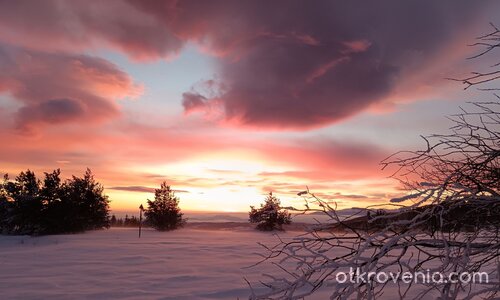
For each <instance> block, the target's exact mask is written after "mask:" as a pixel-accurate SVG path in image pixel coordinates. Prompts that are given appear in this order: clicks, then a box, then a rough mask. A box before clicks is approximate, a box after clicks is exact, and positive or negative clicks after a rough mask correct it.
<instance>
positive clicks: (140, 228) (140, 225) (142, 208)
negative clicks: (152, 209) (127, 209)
mask: <svg viewBox="0 0 500 300" xmlns="http://www.w3.org/2000/svg"><path fill="white" fill-rule="evenodd" d="M143 210H144V207H143V206H142V204H141V206H139V238H141V230H142V211H143Z"/></svg>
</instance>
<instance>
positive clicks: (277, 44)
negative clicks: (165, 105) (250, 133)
mask: <svg viewBox="0 0 500 300" xmlns="http://www.w3.org/2000/svg"><path fill="white" fill-rule="evenodd" d="M492 6H494V7H492ZM494 9H498V2H496V3H495V2H492V1H485V2H481V4H478V3H477V2H474V1H456V0H453V1H452V0H447V1H434V0H418V1H417V0H412V1H400V0H387V1H377V2H375V1H314V2H310V1H264V0H256V1H227V0H226V1H224V0H220V1H173V0H172V1H152V0H146V1H120V0H112V1H103V2H90V3H89V2H88V1H67V2H61V1H44V2H43V3H40V2H38V1H3V2H0V39H1V40H3V41H4V42H7V43H11V44H16V45H20V46H21V47H29V48H34V49H43V50H47V49H48V50H54V49H56V50H59V51H83V50H86V49H94V48H96V47H98V46H109V47H112V48H114V49H119V50H120V51H123V52H125V53H127V54H128V55H129V56H130V57H132V58H136V59H156V58H160V57H166V56H171V55H172V54H175V53H177V52H179V50H180V49H182V47H183V46H184V45H185V44H186V43H188V42H195V43H198V44H199V45H200V46H201V48H202V49H204V51H206V52H207V53H210V54H213V55H214V56H215V57H216V61H217V63H218V70H217V78H215V79H214V80H215V81H217V84H216V85H215V86H216V87H217V89H218V90H217V91H216V92H215V93H209V94H204V93H203V92H202V91H200V92H199V93H197V92H196V91H189V92H187V93H185V94H184V98H183V100H182V101H183V102H182V104H183V105H184V108H185V110H186V112H192V111H199V110H205V109H207V110H212V109H213V106H214V105H216V106H220V108H221V110H222V111H223V113H224V119H225V121H226V122H228V123H231V124H235V125H246V126H258V127H266V128H269V127H274V128H295V129H304V128H311V127H316V126H321V125H325V124H329V123H332V122H336V121H339V120H342V119H343V118H346V117H349V116H351V115H353V114H355V113H357V112H359V111H362V110H364V109H366V108H368V107H370V106H372V105H374V104H378V103H381V102H384V101H385V100H387V98H389V97H391V94H392V93H393V92H394V90H395V89H397V87H399V86H401V85H402V84H403V83H404V82H405V80H407V77H408V76H407V75H408V74H416V73H418V72H422V70H426V68H428V67H429V65H430V64H434V63H436V60H438V57H440V55H442V53H447V52H449V53H451V52H453V51H454V50H455V49H453V48H451V47H452V46H450V45H454V43H455V42H456V40H457V39H462V40H464V42H463V44H464V45H465V44H466V41H467V40H469V39H470V37H465V38H464V37H463V36H461V35H463V34H464V32H466V30H464V29H466V28H469V27H470V26H471V25H472V24H473V23H475V22H478V21H481V22H482V16H483V12H484V11H487V10H494ZM439 63H442V61H439ZM440 78H442V77H440ZM431 79H432V78H431ZM427 80H429V78H427ZM418 84H421V82H415V85H418ZM0 87H1V83H0ZM407 93H408V95H411V93H412V90H409V91H407ZM214 95H216V96H214ZM61 97H67V98H71V97H70V96H67V95H59V96H57V98H61ZM57 98H56V99H57ZM46 99H54V97H52V98H46ZM71 99H73V98H71Z"/></svg>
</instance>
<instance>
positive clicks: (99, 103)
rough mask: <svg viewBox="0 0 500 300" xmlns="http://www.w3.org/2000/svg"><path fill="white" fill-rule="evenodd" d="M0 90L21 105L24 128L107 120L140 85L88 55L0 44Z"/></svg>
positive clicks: (18, 116)
mask: <svg viewBox="0 0 500 300" xmlns="http://www.w3.org/2000/svg"><path fill="white" fill-rule="evenodd" d="M0 68H1V69H2V74H0V87H1V89H0V92H4V93H8V94H10V95H11V96H12V97H14V98H15V99H16V100H18V101H19V102H20V103H21V104H22V107H21V108H20V109H19V110H18V112H17V114H16V116H15V120H16V124H17V126H18V127H19V128H21V129H23V130H29V131H31V130H35V129H36V128H38V127H40V126H46V125H49V124H58V123H68V122H76V121H78V122H94V121H103V120H106V119H109V118H113V117H115V116H117V115H119V109H118V107H117V104H116V103H115V100H116V99H121V98H126V97H133V96H135V95H137V93H139V91H140V88H139V87H138V86H136V85H135V84H134V83H133V81H132V79H131V78H130V77H129V76H128V75H127V74H126V73H124V72H122V71H120V70H119V69H118V67H116V66H115V65H113V64H111V63H109V62H107V61H105V60H103V59H100V58H97V57H91V56H86V55H71V54H62V53H58V54H51V53H44V52H38V51H32V50H26V49H21V48H17V47H12V46H7V45H5V44H0Z"/></svg>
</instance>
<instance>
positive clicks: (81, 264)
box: [0, 222, 435, 300]
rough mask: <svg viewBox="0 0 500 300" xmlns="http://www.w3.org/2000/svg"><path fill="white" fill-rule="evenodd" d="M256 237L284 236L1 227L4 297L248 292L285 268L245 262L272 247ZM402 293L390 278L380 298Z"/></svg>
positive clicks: (203, 225)
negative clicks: (6, 231) (30, 232)
mask: <svg viewBox="0 0 500 300" xmlns="http://www.w3.org/2000/svg"><path fill="white" fill-rule="evenodd" d="M301 233H302V232H301V231H300V228H299V226H298V224H296V225H295V226H292V227H289V231H287V232H279V235H280V238H281V239H283V240H284V241H286V240H288V239H291V238H294V237H296V236H297V235H300V234H301ZM258 242H261V243H264V244H266V245H275V244H276V243H277V242H278V239H277V237H276V236H275V235H274V234H273V233H270V232H259V231H256V230H254V229H253V228H252V227H251V226H250V224H248V223H237V222H226V223H213V222H212V223H210V222H199V223H188V226H187V227H186V228H183V229H179V230H175V231H171V232H157V231H155V230H153V229H149V228H146V229H143V235H142V237H141V238H140V239H139V238H138V230H137V228H112V229H109V230H101V231H94V232H87V233H84V234H74V235H52V236H42V237H29V236H2V235H0V299H179V300H182V299H247V298H248V296H249V294H250V289H249V287H248V285H247V283H246V281H245V278H246V279H248V281H250V282H251V283H252V285H253V287H254V288H257V291H259V288H258V287H259V284H258V282H259V280H266V278H265V277H263V276H262V275H263V274H264V273H267V274H277V275H278V276H279V275H280V274H281V275H283V273H282V271H281V270H279V269H278V268H277V267H275V266H273V265H272V264H270V263H264V264H259V265H258V266H255V267H252V268H247V267H249V266H251V265H253V264H255V263H257V262H259V261H260V259H261V257H260V256H258V255H257V253H260V254H265V253H266V251H265V250H264V249H263V248H262V247H261V246H259V245H258V244H257V243H258ZM336 251H340V252H338V254H339V255H340V254H342V251H341V250H336ZM285 267H286V268H289V269H290V270H291V269H292V267H293V266H292V265H285ZM422 287H424V286H422ZM260 289H261V290H260V291H262V288H260ZM332 289H333V287H332V286H324V287H322V288H321V289H320V290H318V291H316V292H315V293H314V294H313V295H312V296H310V297H308V298H307V299H312V300H315V299H328V295H329V294H330V293H331V292H332ZM417 291H418V288H417V290H415V291H411V292H410V293H409V294H408V295H407V296H408V297H409V299H411V298H412V295H416V294H415V293H416V292H417ZM397 295H398V291H397V289H396V286H395V285H391V284H389V285H387V286H385V287H384V295H383V297H381V299H394V297H397ZM429 298H430V299H434V298H435V295H433V294H432V293H431V294H429Z"/></svg>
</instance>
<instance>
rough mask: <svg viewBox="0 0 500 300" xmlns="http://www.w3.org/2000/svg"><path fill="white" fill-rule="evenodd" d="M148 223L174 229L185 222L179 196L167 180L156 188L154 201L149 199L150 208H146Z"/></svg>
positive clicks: (158, 227)
mask: <svg viewBox="0 0 500 300" xmlns="http://www.w3.org/2000/svg"><path fill="white" fill-rule="evenodd" d="M144 215H145V217H146V224H148V225H150V226H151V227H153V228H155V229H157V230H160V231H165V230H173V229H176V228H178V227H180V226H182V225H183V224H184V220H183V219H182V215H183V214H182V213H181V209H180V208H179V198H177V197H176V196H175V193H174V191H173V190H172V189H171V188H170V186H168V185H167V183H166V182H163V183H162V184H161V187H160V188H159V189H156V190H155V199H154V201H151V200H148V208H147V209H146V210H145V212H144Z"/></svg>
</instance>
